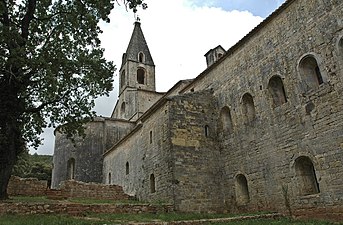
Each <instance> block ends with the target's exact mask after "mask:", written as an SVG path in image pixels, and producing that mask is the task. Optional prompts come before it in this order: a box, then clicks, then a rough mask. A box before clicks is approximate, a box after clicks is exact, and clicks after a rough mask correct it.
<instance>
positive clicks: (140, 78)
mask: <svg viewBox="0 0 343 225" xmlns="http://www.w3.org/2000/svg"><path fill="white" fill-rule="evenodd" d="M137 82H138V83H139V84H144V83H145V70H144V69H142V68H139V69H138V70H137Z"/></svg>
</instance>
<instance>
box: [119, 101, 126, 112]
mask: <svg viewBox="0 0 343 225" xmlns="http://www.w3.org/2000/svg"><path fill="white" fill-rule="evenodd" d="M125 108H126V104H125V102H122V103H121V106H120V114H121V115H124V114H125Z"/></svg>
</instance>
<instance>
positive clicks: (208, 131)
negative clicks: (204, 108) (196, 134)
mask: <svg viewBox="0 0 343 225" xmlns="http://www.w3.org/2000/svg"><path fill="white" fill-rule="evenodd" d="M209 135H210V128H209V126H208V125H205V137H208V136H209Z"/></svg>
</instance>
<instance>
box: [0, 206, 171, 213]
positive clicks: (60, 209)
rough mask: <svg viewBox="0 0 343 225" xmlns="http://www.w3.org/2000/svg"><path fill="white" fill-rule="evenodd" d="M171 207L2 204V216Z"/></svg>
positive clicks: (158, 210)
mask: <svg viewBox="0 0 343 225" xmlns="http://www.w3.org/2000/svg"><path fill="white" fill-rule="evenodd" d="M172 210H173V209H172V207H171V206H169V205H161V206H155V205H149V204H139V205H130V204H118V205H116V204H77V203H0V215H1V214H54V215H55V214H68V215H85V214H86V213H111V214H122V213H131V214H136V213H165V212H172Z"/></svg>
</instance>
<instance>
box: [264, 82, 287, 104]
mask: <svg viewBox="0 0 343 225" xmlns="http://www.w3.org/2000/svg"><path fill="white" fill-rule="evenodd" d="M268 91H269V93H270V95H271V97H272V102H273V106H274V107H277V106H280V105H282V104H284V103H286V102H287V98H286V92H285V88H284V85H283V82H282V79H281V77H279V76H273V77H272V78H270V80H269V82H268Z"/></svg>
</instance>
